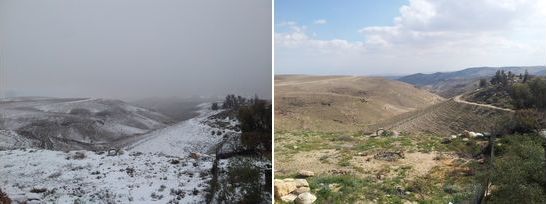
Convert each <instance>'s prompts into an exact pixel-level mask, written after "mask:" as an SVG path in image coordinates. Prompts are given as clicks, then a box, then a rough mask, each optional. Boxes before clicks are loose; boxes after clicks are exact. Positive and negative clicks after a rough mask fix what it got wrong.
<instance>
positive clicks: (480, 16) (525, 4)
mask: <svg viewBox="0 0 546 204" xmlns="http://www.w3.org/2000/svg"><path fill="white" fill-rule="evenodd" d="M545 64H546V1H544V0H392V1H374V0H347V1H314V0H301V1H291V0H276V1H275V73H276V74H301V73H303V74H348V75H367V74H370V75H383V74H394V75H398V74H410V73H416V72H426V73H428V72H434V71H450V70H459V69H463V68H467V67H479V66H512V65H514V66H519V65H545Z"/></svg>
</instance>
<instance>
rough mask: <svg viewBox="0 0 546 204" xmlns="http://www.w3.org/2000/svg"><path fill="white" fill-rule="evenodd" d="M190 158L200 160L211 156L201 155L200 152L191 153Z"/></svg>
mask: <svg viewBox="0 0 546 204" xmlns="http://www.w3.org/2000/svg"><path fill="white" fill-rule="evenodd" d="M190 157H191V158H193V159H200V158H206V157H209V155H206V154H201V153H199V152H192V153H190Z"/></svg>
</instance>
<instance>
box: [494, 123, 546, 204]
mask: <svg viewBox="0 0 546 204" xmlns="http://www.w3.org/2000/svg"><path fill="white" fill-rule="evenodd" d="M543 140H544V139H543V138H541V137H539V136H538V135H536V134H528V135H510V136H506V137H504V138H502V139H501V140H500V143H501V144H502V145H501V147H502V148H499V149H498V150H497V151H495V152H496V153H497V157H496V160H495V167H496V168H495V171H493V174H492V177H491V181H492V183H493V184H494V185H495V186H497V189H496V190H495V191H493V192H492V195H491V200H490V201H491V203H545V202H546V192H545V190H544V188H543V187H544V186H545V185H546V182H545V181H544V179H545V178H544V171H545V169H544V159H545V158H544V148H543V147H542V144H543Z"/></svg>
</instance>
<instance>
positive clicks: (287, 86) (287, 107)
mask: <svg viewBox="0 0 546 204" xmlns="http://www.w3.org/2000/svg"><path fill="white" fill-rule="evenodd" d="M442 100H443V99H442V98H441V97H439V96H437V95H435V94H432V93H430V92H427V91H425V90H420V89H417V88H415V87H414V86H412V85H410V84H406V83H402V82H399V81H395V80H388V79H384V78H378V77H354V76H302V75H281V76H276V77H275V117H276V120H275V130H277V131H288V130H313V131H327V132H346V131H358V130H360V129H362V128H363V127H364V126H365V125H368V124H371V123H375V122H376V121H378V120H381V119H385V118H389V117H392V116H394V115H398V114H401V113H405V112H409V111H412V110H415V109H418V108H423V107H426V106H429V105H432V104H435V103H438V102H440V101H442Z"/></svg>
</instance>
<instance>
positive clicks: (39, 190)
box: [30, 186, 47, 193]
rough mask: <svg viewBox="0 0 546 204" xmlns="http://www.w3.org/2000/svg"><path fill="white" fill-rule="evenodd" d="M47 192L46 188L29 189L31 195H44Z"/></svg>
mask: <svg viewBox="0 0 546 204" xmlns="http://www.w3.org/2000/svg"><path fill="white" fill-rule="evenodd" d="M46 191H47V188H45V187H42V186H35V187H33V188H32V189H30V192H31V193H44V192H46Z"/></svg>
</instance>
